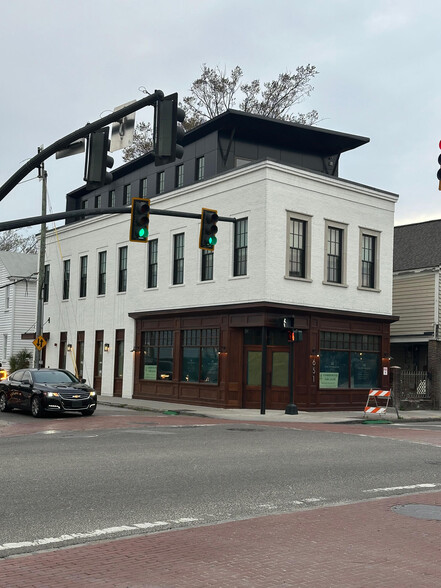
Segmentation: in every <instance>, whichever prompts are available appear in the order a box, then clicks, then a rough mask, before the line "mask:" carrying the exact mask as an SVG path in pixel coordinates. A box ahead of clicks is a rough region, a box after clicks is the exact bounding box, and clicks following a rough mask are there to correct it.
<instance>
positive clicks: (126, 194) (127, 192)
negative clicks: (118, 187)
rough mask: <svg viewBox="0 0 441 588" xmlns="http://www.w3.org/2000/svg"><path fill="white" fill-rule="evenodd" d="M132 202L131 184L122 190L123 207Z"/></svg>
mask: <svg viewBox="0 0 441 588" xmlns="http://www.w3.org/2000/svg"><path fill="white" fill-rule="evenodd" d="M131 201H132V186H131V184H126V185H125V186H124V189H123V206H126V205H127V204H130V203H131Z"/></svg>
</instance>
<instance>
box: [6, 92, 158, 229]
mask: <svg viewBox="0 0 441 588" xmlns="http://www.w3.org/2000/svg"><path fill="white" fill-rule="evenodd" d="M163 98H164V92H162V91H161V90H155V92H153V94H149V96H146V97H145V98H142V99H141V100H138V101H137V102H134V103H132V104H129V105H128V106H125V107H124V108H120V109H119V110H116V111H115V112H112V114H108V115H107V116H104V117H103V118H100V119H98V120H95V121H93V122H91V123H87V125H86V126H84V127H81V128H80V129H77V130H76V131H73V133H70V134H69V135H66V136H65V137H62V138H61V139H58V141H55V143H52V145H49V147H46V149H42V150H41V151H40V152H39V153H38V154H37V155H35V157H31V159H29V160H28V161H27V162H26V163H25V164H24V165H23V166H22V167H21V168H20V169H19V170H17V171H16V172H15V174H13V175H12V176H11V177H10V178H9V180H6V182H5V183H4V184H3V186H2V187H1V188H0V201H2V200H3V198H4V197H5V196H6V195H7V194H9V192H10V191H11V190H12V189H13V188H15V186H16V185H17V184H18V183H19V182H21V180H22V179H23V178H25V177H26V176H27V175H28V174H29V173H30V172H31V171H32V170H33V169H36V168H38V167H39V166H40V165H41V164H42V163H43V161H46V159H48V158H49V157H51V155H54V154H55V153H56V152H57V151H61V150H62V149H67V147H69V145H71V143H75V141H78V139H83V138H84V137H87V136H88V135H90V133H93V132H94V131H98V130H99V129H101V128H102V127H105V126H107V125H109V124H110V123H113V122H116V121H118V120H121V119H122V118H124V117H125V116H127V115H128V114H131V113H132V112H136V111H137V110H139V109H140V108H144V106H152V105H154V104H156V102H158V100H162V99H163ZM25 226H26V225H25Z"/></svg>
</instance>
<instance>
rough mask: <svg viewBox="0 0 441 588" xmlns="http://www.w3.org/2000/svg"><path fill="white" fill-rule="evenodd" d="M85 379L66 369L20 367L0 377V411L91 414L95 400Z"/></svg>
mask: <svg viewBox="0 0 441 588" xmlns="http://www.w3.org/2000/svg"><path fill="white" fill-rule="evenodd" d="M85 382H86V380H79V379H78V378H76V377H75V376H74V375H73V374H71V373H70V372H68V371H66V370H59V369H49V368H48V369H46V368H42V369H30V368H29V369H23V370H17V371H16V372H13V373H12V374H10V375H9V377H8V378H6V380H2V381H0V411H1V412H8V411H10V410H12V409H13V408H20V409H23V410H30V411H31V413H32V415H33V416H34V417H41V416H43V415H44V414H45V412H59V413H62V412H81V414H83V415H84V416H90V415H92V414H93V413H94V412H95V409H96V404H97V396H96V392H95V391H94V390H93V389H92V388H91V387H90V386H88V385H87V384H86V383H85Z"/></svg>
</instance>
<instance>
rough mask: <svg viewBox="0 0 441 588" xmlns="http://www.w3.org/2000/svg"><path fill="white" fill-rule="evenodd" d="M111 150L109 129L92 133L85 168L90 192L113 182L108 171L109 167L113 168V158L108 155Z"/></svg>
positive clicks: (85, 178)
mask: <svg viewBox="0 0 441 588" xmlns="http://www.w3.org/2000/svg"><path fill="white" fill-rule="evenodd" d="M109 148H110V141H109V127H104V128H103V129H100V130H99V131H94V132H93V133H90V135H89V137H88V139H87V149H86V165H85V168H84V181H85V182H87V186H86V187H87V189H88V190H94V189H95V188H99V187H100V186H103V185H104V184H109V183H110V182H111V181H112V180H113V176H112V174H111V173H110V172H108V171H107V168H108V167H110V168H112V167H113V157H112V156H111V155H109V153H108V151H109Z"/></svg>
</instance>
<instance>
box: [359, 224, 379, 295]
mask: <svg viewBox="0 0 441 588" xmlns="http://www.w3.org/2000/svg"><path fill="white" fill-rule="evenodd" d="M378 241H379V236H378V233H375V232H374V231H367V230H364V229H361V233H360V249H361V252H360V286H361V287H362V288H370V289H376V288H377V287H378V275H377V273H378V272H377V269H378V267H377V266H378V264H377V259H378Z"/></svg>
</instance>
